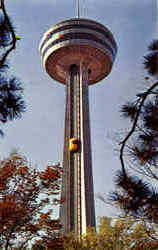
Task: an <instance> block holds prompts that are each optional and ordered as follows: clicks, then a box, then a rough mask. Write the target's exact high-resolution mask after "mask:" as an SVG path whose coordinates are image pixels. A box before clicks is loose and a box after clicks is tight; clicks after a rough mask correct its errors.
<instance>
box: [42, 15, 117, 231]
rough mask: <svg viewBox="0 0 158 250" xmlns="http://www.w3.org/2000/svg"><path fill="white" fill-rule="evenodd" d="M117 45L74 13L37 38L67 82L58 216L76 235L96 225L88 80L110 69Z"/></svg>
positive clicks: (50, 66)
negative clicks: (71, 17) (72, 17)
mask: <svg viewBox="0 0 158 250" xmlns="http://www.w3.org/2000/svg"><path fill="white" fill-rule="evenodd" d="M116 52H117V45H116V42H115V40H114V37H113V35H112V33H111V32H110V31H109V30H108V29H107V28H106V27H105V26H103V25H102V24H100V23H98V22H96V21H93V20H89V19H83V18H74V19H69V20H65V21H63V22H60V23H58V24H56V25H54V26H53V27H51V28H50V29H49V30H48V31H47V32H46V33H45V34H44V36H43V38H42V40H41V43H40V54H41V56H42V61H43V67H44V68H45V70H46V72H47V73H48V74H49V75H50V77H52V78H53V79H54V80H56V81H57V82H60V83H62V84H64V85H65V87H66V109H65V136H64V137H65V138H64V153H63V180H62V192H61V197H62V199H63V201H64V202H63V203H62V204H61V208H60V219H61V223H62V224H63V232H64V233H69V232H71V231H74V232H75V234H76V235H77V236H80V235H82V234H84V233H86V230H87V227H95V226H96V221H95V208H94V192H93V174H92V160H91V140H90V120H89V101H88V86H89V85H92V84H95V83H98V82H99V81H101V80H102V79H104V78H105V77H106V76H107V75H108V74H109V73H110V71H111V69H112V65H113V62H114V59H115V56H116Z"/></svg>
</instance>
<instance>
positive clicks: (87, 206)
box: [60, 63, 96, 235]
mask: <svg viewBox="0 0 158 250" xmlns="http://www.w3.org/2000/svg"><path fill="white" fill-rule="evenodd" d="M74 137H75V138H78V140H79V142H80V145H79V151H78V152H75V153H73V152H70V151H69V141H70V139H71V138H74ZM61 196H62V197H63V198H64V200H65V201H64V202H63V204H62V205H61V209H60V217H61V221H62V223H63V230H64V232H65V233H69V232H71V231H74V232H75V234H76V235H81V234H83V233H86V228H87V227H88V226H89V227H95V224H96V223H95V209H94V192H93V175H92V163H91V142H90V124H89V101H88V70H87V68H86V66H85V65H84V64H83V63H81V64H80V66H75V65H74V66H72V67H71V68H70V72H69V74H68V76H67V84H66V114H65V141H64V156H63V184H62V194H61Z"/></svg>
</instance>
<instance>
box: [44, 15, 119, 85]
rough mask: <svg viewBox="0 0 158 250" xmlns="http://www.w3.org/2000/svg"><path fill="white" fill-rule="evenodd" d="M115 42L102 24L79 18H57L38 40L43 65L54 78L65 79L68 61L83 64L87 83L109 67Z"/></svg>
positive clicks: (92, 82)
mask: <svg viewBox="0 0 158 250" xmlns="http://www.w3.org/2000/svg"><path fill="white" fill-rule="evenodd" d="M116 52H117V45H116V42H115V40H114V37H113V35H112V33H111V32H110V31H109V30H108V29H107V28H106V27H105V26H103V25H102V24H100V23H98V22H95V21H92V20H89V19H83V18H75V19H70V20H66V21H63V22H60V23H58V24H56V25H55V26H53V27H52V28H50V29H49V30H48V31H47V32H46V33H45V34H44V36H43V38H42V40H41V43H40V53H41V56H42V60H43V66H44V68H45V70H46V71H47V73H48V74H49V75H50V76H51V77H52V78H53V79H55V80H56V81H58V82H61V83H66V79H67V76H68V74H69V70H70V67H71V65H74V64H75V65H77V66H79V67H80V66H83V65H84V67H86V68H87V72H89V74H88V84H94V83H97V82H99V81H100V80H102V79H103V78H105V77H106V76H107V75H108V74H109V73H110V71H111V69H112V65H113V62H114V59H115V56H116Z"/></svg>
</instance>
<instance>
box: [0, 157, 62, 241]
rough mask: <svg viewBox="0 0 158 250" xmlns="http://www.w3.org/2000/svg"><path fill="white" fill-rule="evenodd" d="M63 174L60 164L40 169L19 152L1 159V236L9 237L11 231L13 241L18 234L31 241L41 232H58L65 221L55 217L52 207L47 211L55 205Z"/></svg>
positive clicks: (19, 237)
mask: <svg viewBox="0 0 158 250" xmlns="http://www.w3.org/2000/svg"><path fill="white" fill-rule="evenodd" d="M60 178H61V168H60V167H59V165H56V166H47V168H46V169H45V170H43V171H37V170H35V169H33V168H31V167H30V166H29V165H28V162H27V160H26V159H25V158H24V157H21V156H20V155H18V154H17V153H16V154H11V156H10V158H9V159H7V160H4V161H0V237H4V238H6V239H7V237H8V235H9V241H11V242H12V241H14V240H15V235H17V239H19V241H20V240H21V239H23V240H24V241H25V242H27V241H29V240H31V239H33V237H36V236H37V235H38V236H39V237H40V232H41V237H42V232H43V231H44V232H45V234H47V235H49V234H52V235H54V234H55V233H56V231H55V232H54V230H59V229H60V228H61V225H60V223H58V222H57V221H54V220H52V210H49V212H47V213H44V212H43V211H45V209H48V207H50V206H51V205H54V204H53V195H54V194H58V192H57V191H58V190H60ZM53 192H54V193H53ZM52 193H53V194H52ZM59 201H60V200H59ZM21 236H22V237H21ZM17 241H18V240H17ZM28 244H29V243H28Z"/></svg>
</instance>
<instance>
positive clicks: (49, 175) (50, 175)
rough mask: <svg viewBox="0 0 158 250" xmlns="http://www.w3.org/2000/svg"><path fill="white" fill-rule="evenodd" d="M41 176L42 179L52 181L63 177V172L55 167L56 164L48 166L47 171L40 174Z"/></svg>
mask: <svg viewBox="0 0 158 250" xmlns="http://www.w3.org/2000/svg"><path fill="white" fill-rule="evenodd" d="M39 177H40V178H41V179H42V180H46V181H50V182H52V181H56V180H58V179H59V178H61V173H60V170H58V169H55V167H54V166H48V167H47V168H46V170H45V171H43V172H42V173H40V174H39Z"/></svg>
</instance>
